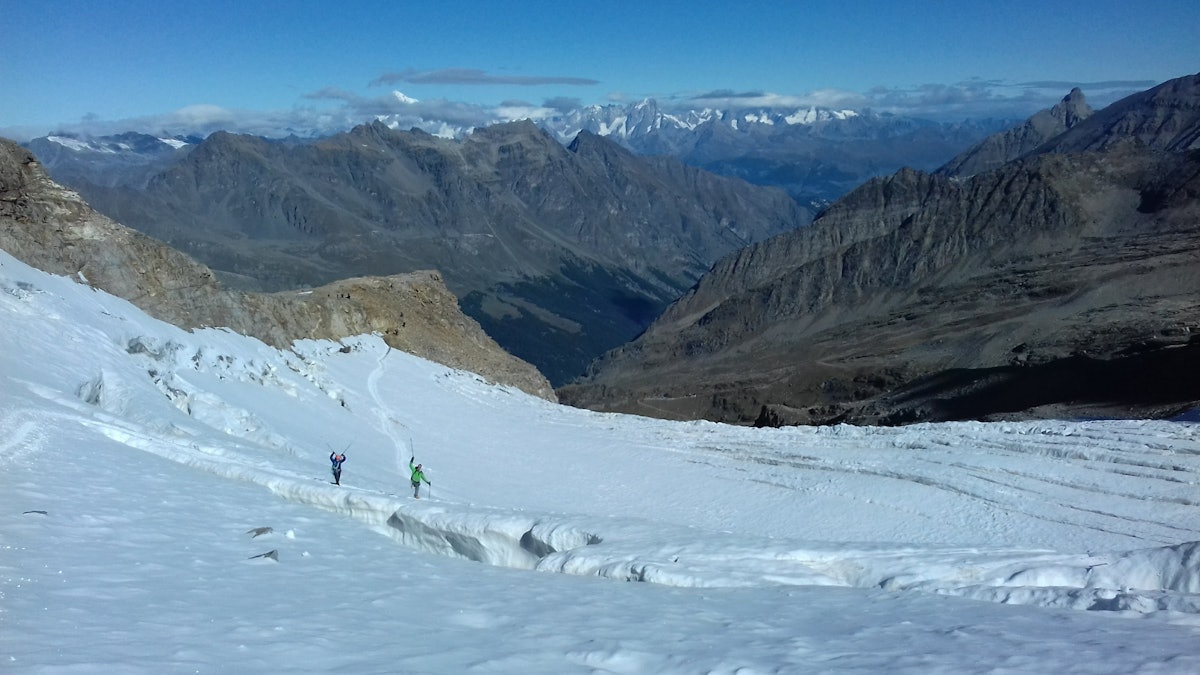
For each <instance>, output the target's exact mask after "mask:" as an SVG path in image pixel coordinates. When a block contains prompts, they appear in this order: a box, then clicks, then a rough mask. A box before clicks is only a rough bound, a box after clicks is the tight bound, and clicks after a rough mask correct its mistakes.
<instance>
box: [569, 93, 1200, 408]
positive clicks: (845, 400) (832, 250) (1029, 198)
mask: <svg viewBox="0 0 1200 675" xmlns="http://www.w3.org/2000/svg"><path fill="white" fill-rule="evenodd" d="M1070 98H1071V97H1070V96H1068V99H1070ZM1197 101H1200V76H1191V77H1188V78H1181V79H1180V80H1177V81H1172V82H1168V83H1165V84H1164V85H1161V86H1160V87H1157V88H1155V89H1153V90H1150V91H1149V92H1145V93H1144V94H1140V95H1135V96H1133V97H1130V98H1129V99H1125V100H1123V101H1120V102H1117V103H1115V104H1113V106H1111V107H1110V108H1111V110H1110V109H1109V108H1106V109H1105V110H1103V111H1100V112H1099V113H1096V114H1093V115H1091V116H1088V117H1087V118H1086V119H1077V120H1076V121H1075V123H1074V124H1073V125H1071V126H1070V128H1069V129H1066V130H1064V131H1063V132H1061V133H1060V134H1059V135H1058V136H1056V137H1054V138H1052V139H1048V140H1046V141H1044V142H1043V143H1041V144H1039V146H1038V147H1039V151H1035V152H1032V153H1030V152H1026V153H1023V154H1022V157H1023V158H1022V159H1017V160H1015V161H1010V162H1008V163H1006V164H1004V165H1002V166H1001V167H999V168H996V169H992V170H987V171H982V172H980V173H975V174H973V175H971V176H970V177H966V178H951V177H949V176H945V175H932V174H927V173H924V172H919V171H913V170H902V171H900V172H898V173H896V174H894V175H892V176H889V177H886V178H880V179H875V180H872V181H870V182H868V183H867V184H865V185H863V186H862V187H860V188H859V189H857V190H855V191H853V192H851V193H850V194H848V195H847V196H846V197H844V198H843V199H841V200H839V201H838V202H837V203H835V204H834V205H833V206H831V207H830V208H829V209H828V210H827V211H825V212H824V213H822V214H821V215H820V216H819V217H818V218H817V219H816V220H815V222H814V224H813V225H812V226H811V227H809V228H805V229H803V230H798V231H795V232H791V233H786V234H783V235H780V236H777V237H775V238H772V239H770V240H768V241H766V242H762V243H760V244H757V245H754V246H751V247H748V248H747V249H744V250H742V251H739V252H737V253H735V254H732V255H730V256H728V257H726V258H725V259H723V260H722V261H720V262H718V263H717V264H716V265H715V266H714V268H713V269H712V270H711V271H710V272H709V273H708V274H706V275H705V276H704V277H703V278H702V279H701V280H700V281H699V282H698V283H697V285H696V286H695V287H694V288H693V289H692V290H691V291H689V293H688V294H686V295H685V296H684V297H683V298H681V299H680V300H679V301H678V302H676V303H674V304H673V305H672V306H671V307H670V308H669V309H668V310H667V311H666V312H664V314H663V315H662V316H661V317H660V318H659V319H658V320H657V321H656V322H655V323H654V324H653V325H652V326H651V327H650V328H648V329H647V331H646V332H645V333H644V334H643V335H642V336H641V337H639V338H638V339H637V340H635V341H634V342H632V343H630V344H629V345H626V346H624V347H622V348H619V349H617V350H614V351H613V352H610V353H609V354H606V355H605V357H603V358H602V359H600V360H598V361H597V362H596V364H594V366H593V368H592V369H591V371H590V373H589V376H588V377H587V378H584V379H583V380H581V381H580V382H578V383H575V384H572V385H570V386H568V387H563V388H560V389H559V394H560V398H562V399H563V400H564V402H568V403H571V404H574V405H581V406H585V407H590V408H594V409H601V410H618V411H624V412H634V413H639V414H646V415H653V416H661V417H677V418H697V417H705V418H709V419H717V420H724V421H731V422H740V423H749V422H754V421H757V422H758V423H762V424H791V423H828V422H836V421H850V422H858V423H903V422H913V421H922V420H945V419H962V418H984V417H997V416H1005V415H1020V416H1038V415H1046V416H1062V415H1094V414H1101V415H1134V416H1160V415H1165V414H1170V413H1172V412H1173V411H1176V410H1179V409H1181V408H1186V407H1188V406H1193V407H1194V406H1195V405H1196V403H1197V401H1200V384H1197V383H1196V380H1195V378H1188V377H1184V376H1181V375H1180V374H1181V373H1184V372H1196V368H1197V367H1200V340H1197V339H1195V338H1194V337H1193V336H1194V335H1195V334H1196V333H1197V331H1200V304H1198V303H1197V295H1196V289H1198V288H1200V257H1198V256H1197V254H1196V251H1198V250H1200V156H1198V155H1197V153H1196V151H1195V150H1194V149H1190V148H1191V143H1192V141H1190V140H1189V139H1194V138H1195V136H1194V134H1195V133H1196V130H1197V129H1200V106H1197V105H1196V102H1197ZM1047 116H1053V113H1049V112H1048V113H1047ZM1064 126H1066V125H1065V123H1064ZM1155 129H1157V130H1159V131H1161V132H1162V133H1152V130H1155ZM1139 130H1141V131H1139ZM1146 130H1150V131H1146ZM995 145H996V147H1011V143H1008V142H1007V141H1006V140H1004V139H1000V140H998V141H997V143H996V144H995ZM1076 148H1084V150H1083V151H1076V150H1075V149H1076ZM965 159H968V158H964V160H965ZM961 166H967V163H966V162H964V163H963V164H961Z"/></svg>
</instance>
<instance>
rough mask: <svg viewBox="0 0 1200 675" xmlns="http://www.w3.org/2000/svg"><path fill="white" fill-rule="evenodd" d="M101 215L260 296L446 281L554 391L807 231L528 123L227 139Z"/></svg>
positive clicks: (761, 205) (769, 195)
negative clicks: (704, 278)
mask: <svg viewBox="0 0 1200 675" xmlns="http://www.w3.org/2000/svg"><path fill="white" fill-rule="evenodd" d="M78 188H79V190H80V191H81V192H82V194H83V195H84V196H85V197H86V198H87V199H88V201H89V202H90V203H92V205H93V206H95V208H97V209H98V210H100V211H101V212H103V213H105V214H107V215H109V216H111V217H113V218H114V219H116V220H118V221H120V222H122V223H124V224H126V225H129V226H131V227H134V228H136V229H138V230H141V231H143V232H146V233H148V234H150V235H152V236H155V237H157V238H159V239H161V240H163V241H165V242H168V243H169V244H171V245H172V246H175V247H176V248H178V249H180V250H182V251H184V252H187V253H189V254H190V255H193V256H194V257H196V258H197V259H199V260H201V261H203V262H204V263H206V264H207V265H208V266H210V267H211V268H213V269H214V270H215V271H216V272H217V273H218V274H219V275H221V278H222V279H223V280H224V281H225V282H226V283H229V284H234V285H237V286H240V287H243V288H250V289H261V290H283V289H289V288H297V287H301V286H308V285H318V284H322V283H327V282H330V281H333V280H336V279H342V278H347V277H356V276H363V275H386V274H395V273H399V272H408V271H413V270H422V269H437V270H439V271H440V272H441V273H442V275H443V276H444V278H445V280H446V284H447V285H448V286H449V287H450V289H451V290H452V291H453V292H454V293H456V294H457V295H458V296H459V298H460V300H461V303H462V306H463V309H464V311H466V312H467V313H468V314H469V315H470V316H472V317H474V318H475V319H476V320H478V321H479V322H480V323H481V324H482V325H483V326H484V328H485V329H486V330H487V331H488V333H489V334H490V335H492V336H493V337H494V338H495V339H496V340H497V341H498V342H500V344H501V345H503V346H504V347H505V348H506V349H508V350H509V351H510V352H512V353H514V354H515V355H517V356H518V357H521V358H523V359H525V360H528V361H530V362H532V363H534V364H535V365H537V366H538V367H539V368H540V369H542V371H543V372H544V373H546V375H547V376H548V377H550V378H551V380H552V381H564V380H566V379H568V378H570V377H574V376H576V375H578V374H580V373H582V372H583V370H584V368H585V366H586V364H587V363H588V362H589V361H590V360H591V359H592V358H594V357H595V356H596V355H598V354H600V353H601V352H603V351H604V350H606V349H609V348H612V347H614V346H617V345H619V344H622V343H624V342H625V341H627V340H629V339H631V338H632V337H634V336H635V335H637V334H638V333H639V332H641V330H643V329H644V328H645V326H646V325H648V324H649V322H650V321H651V320H652V319H653V318H654V317H655V316H657V315H658V313H659V312H660V311H661V310H662V308H664V307H665V306H666V305H667V303H669V302H670V301H671V300H673V299H674V298H676V297H678V296H679V295H680V294H681V293H682V292H683V291H684V290H686V289H687V288H688V287H690V286H691V285H692V284H693V283H694V282H695V280H696V279H697V278H698V277H699V276H700V274H702V273H703V272H704V271H705V270H706V269H708V267H709V266H711V264H712V263H713V262H714V261H715V260H717V259H718V258H719V257H721V256H723V255H725V254H727V253H729V252H731V251H734V250H737V249H739V248H741V247H743V246H745V245H747V244H750V243H753V242H755V241H761V240H762V239H765V238H767V237H769V236H771V235H773V234H777V233H779V232H783V231H786V230H789V229H793V228H795V227H798V226H801V225H803V224H806V223H807V222H808V221H809V220H810V219H811V215H810V213H808V212H805V211H804V210H802V209H800V208H799V207H798V206H797V205H796V203H795V202H794V201H793V200H791V199H790V198H788V196H787V195H786V194H784V193H783V192H782V191H779V190H775V189H770V188H763V187H757V186H753V185H750V184H748V183H745V182H742V181H738V180H732V179H728V178H722V177H719V176H715V175H712V174H709V173H706V172H703V171H699V170H697V169H695V168H691V167H688V166H685V165H684V164H682V163H680V162H679V161H677V160H674V159H670V158H639V157H636V156H635V155H633V154H632V153H630V152H628V151H627V150H625V149H623V148H621V147H619V146H617V145H616V144H614V143H612V142H611V141H608V140H606V139H604V138H601V137H598V136H595V135H592V134H590V133H587V132H583V133H581V134H580V135H579V136H578V138H577V139H576V140H575V141H574V142H573V143H572V144H571V145H570V146H567V147H564V146H563V145H562V144H561V143H559V142H558V141H557V140H555V139H554V138H553V137H551V136H550V135H548V134H547V133H546V132H545V131H543V130H541V129H539V128H538V127H536V126H535V125H533V124H532V123H529V122H514V123H510V124H504V125H497V126H495V127H489V128H486V129H479V130H476V131H475V132H474V133H472V134H470V135H469V136H466V137H464V138H463V139H461V140H451V139H445V138H439V137H435V136H431V135H429V134H426V133H424V132H420V131H403V132H402V131H395V130H392V129H389V128H388V127H387V126H385V125H384V124H382V123H375V124H372V125H366V126H361V127H358V128H356V129H354V130H353V131H351V132H348V133H345V134H339V135H336V136H333V137H330V138H326V139H321V140H317V141H313V142H304V143H301V142H276V141H268V140H265V139H262V138H257V137H252V136H241V135H235V134H228V133H224V132H219V133H216V134H213V135H211V136H209V137H208V138H207V139H205V140H204V141H203V142H202V143H199V144H198V145H196V146H195V147H194V149H192V150H191V152H190V153H188V154H187V155H186V156H185V157H183V158H181V159H179V160H178V161H176V162H175V163H173V164H172V165H171V166H170V167H169V168H167V169H166V170H165V171H163V172H162V173H160V174H158V175H156V176H155V177H154V178H153V179H151V180H150V181H149V182H148V183H147V185H146V187H145V189H144V190H135V189H132V188H129V187H118V188H103V187H99V186H96V185H88V184H81V185H79V186H78Z"/></svg>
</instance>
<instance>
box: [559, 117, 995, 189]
mask: <svg viewBox="0 0 1200 675" xmlns="http://www.w3.org/2000/svg"><path fill="white" fill-rule="evenodd" d="M1013 123H1014V122H1013V121H1011V120H974V121H963V122H960V123H955V124H948V123H938V122H931V121H927V120H919V119H913V118H905V117H898V116H895V115H882V114H878V113H874V112H871V111H855V110H832V109H824V108H816V107H809V108H798V109H797V108H790V109H777V108H742V109H730V110H715V109H702V110H689V111H685V112H668V111H666V110H663V109H662V108H661V107H660V106H659V105H658V103H657V102H655V101H653V100H645V101H641V102H639V103H635V104H631V105H627V106H618V105H607V106H589V107H586V108H581V109H578V110H573V111H570V112H568V113H564V114H562V115H560V116H556V117H553V118H550V119H546V120H542V121H540V122H539V124H541V125H542V126H543V127H545V128H547V129H549V130H551V131H552V132H553V133H554V134H556V135H557V136H558V137H559V138H560V139H561V138H570V137H573V136H574V134H575V133H577V132H578V131H579V130H586V131H591V132H592V133H595V134H597V135H601V136H606V137H608V138H611V139H613V140H615V141H616V142H618V143H620V144H621V145H623V146H625V147H627V148H629V149H630V150H632V151H634V152H636V153H638V154H641V155H669V156H671V157H677V158H679V159H680V160H682V161H683V162H685V163H687V164H690V165H692V166H697V167H700V168H703V169H705V170H707V171H711V172H713V173H716V174H720V175H725V176H734V177H737V178H743V179H745V180H747V181H749V182H751V183H755V184H757V185H773V186H778V187H781V188H783V189H785V190H787V192H788V194H790V195H792V197H793V198H795V199H796V200H797V201H798V202H800V203H801V204H812V205H822V204H825V203H828V202H830V201H832V200H834V199H836V198H838V197H840V196H842V195H843V194H845V193H846V192H848V191H849V190H851V189H853V188H855V187H857V186H858V185H861V184H862V183H863V182H865V181H866V180H867V179H869V178H873V177H875V176H881V175H886V174H889V173H892V172H893V171H896V170H897V169H899V168H901V167H904V166H907V167H912V168H917V169H925V170H933V169H935V168H937V167H939V166H941V165H942V164H943V163H945V162H946V161H948V160H950V159H951V158H952V157H954V156H955V155H957V154H958V153H960V152H962V151H963V150H964V149H966V148H967V147H969V146H971V145H972V144H974V143H976V142H977V141H979V140H980V139H982V138H984V137H986V136H988V135H989V134H992V133H995V132H997V131H1000V130H1002V129H1006V128H1008V127H1010V126H1012V124H1013Z"/></svg>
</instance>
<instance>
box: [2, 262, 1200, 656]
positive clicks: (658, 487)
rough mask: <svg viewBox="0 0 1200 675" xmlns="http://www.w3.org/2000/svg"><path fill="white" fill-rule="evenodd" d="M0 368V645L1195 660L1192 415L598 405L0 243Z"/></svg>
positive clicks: (11, 650) (189, 652)
mask: <svg viewBox="0 0 1200 675" xmlns="http://www.w3.org/2000/svg"><path fill="white" fill-rule="evenodd" d="M0 385H2V386H0V429H3V430H4V433H3V435H0V475H3V477H4V478H3V486H2V489H0V515H2V516H3V517H2V519H0V670H5V671H6V672H8V671H11V672H30V673H43V672H45V673H65V672H69V673H163V672H204V673H229V672H238V673H244V672H328V671H333V670H339V669H345V670H348V671H349V672H363V673H398V672H404V673H469V672H476V673H701V672H707V673H779V672H867V673H872V672H912V673H938V672H944V673H960V672H1042V673H1044V672H1056V673H1130V672H1148V673H1195V672H1200V543H1196V542H1197V541H1198V540H1200V491H1198V489H1197V480H1198V479H1200V426H1198V425H1197V424H1196V422H1195V421H1194V418H1193V421H1191V422H1166V421H1120V422H1112V421H1088V422H1030V423H1005V424H981V423H959V424H936V425H918V426H910V427H903V428H890V429H884V428H860V427H849V426H838V427H821V428H807V427H799V428H786V429H750V428H742V427H733V426H726V425H719V424H712V423H707V422H693V423H672V422H665V421H659V420H652V419H647V418H639V417H630V416H622V415H615V414H600V413H593V412H588V411H583V410H576V409H572V408H568V407H565V406H558V405H554V404H551V403H548V402H546V401H542V400H540V399H536V398H532V397H529V396H527V395H525V394H523V393H521V392H519V391H516V390H514V389H510V388H506V387H501V386H495V385H492V384H489V383H487V382H485V381H483V380H482V379H481V378H479V377H478V376H476V375H473V374H470V373H465V372H460V371H454V370H451V369H447V368H445V367H443V366H440V365H437V364H434V363H431V362H429V361H425V360H422V359H419V358H417V357H414V356H411V355H408V354H405V353H402V352H398V351H395V350H390V349H389V348H388V347H387V346H386V345H385V344H384V343H383V342H382V340H380V339H379V338H378V337H377V336H361V337H357V338H353V339H347V340H345V341H343V342H342V343H334V342H329V341H305V342H299V343H297V344H296V345H295V346H294V349H293V350H290V351H280V350H277V349H273V348H270V347H267V346H265V345H263V344H262V343H260V342H258V341H256V340H253V339H250V338H246V337H243V336H239V335H236V334H234V333H231V332H229V331H226V330H220V329H205V330H200V331H197V332H195V333H188V332H185V331H182V330H180V329H177V328H175V327H172V326H169V325H167V324H163V323H161V322H158V321H156V320H153V319H151V318H149V317H147V316H146V315H145V314H144V313H142V312H141V311H139V310H138V309H136V308H135V307H133V306H132V305H130V304H129V303H127V302H125V301H123V300H120V299H118V298H114V297H112V296H109V295H107V294H104V293H101V292H96V291H93V290H91V289H90V288H88V287H87V286H85V285H83V284H80V283H77V282H76V281H74V280H72V279H69V278H65V277H56V276H51V275H47V274H44V273H42V272H38V271H36V270H33V269H31V268H29V267H27V266H25V265H24V264H22V263H20V262H18V261H16V260H14V259H13V258H12V257H10V256H8V255H7V254H6V253H3V252H0ZM347 446H348V447H347ZM343 448H346V455H347V461H346V464H345V466H344V467H343V475H342V482H343V485H342V486H340V487H339V486H335V485H333V484H331V483H330V480H331V479H330V474H329V468H328V459H327V457H328V455H329V453H330V451H331V450H334V449H336V450H342V449H343ZM414 453H415V455H416V458H417V461H419V462H422V463H424V465H425V467H426V469H427V475H428V477H429V479H430V480H431V481H432V483H433V484H432V495H423V498H422V499H420V500H414V499H412V495H411V489H410V487H409V481H408V459H409V457H410V455H412V454H414ZM264 528H269V529H264ZM266 554H270V555H266ZM622 581H638V582H646V583H620V582H622ZM1087 610H1095V611H1087Z"/></svg>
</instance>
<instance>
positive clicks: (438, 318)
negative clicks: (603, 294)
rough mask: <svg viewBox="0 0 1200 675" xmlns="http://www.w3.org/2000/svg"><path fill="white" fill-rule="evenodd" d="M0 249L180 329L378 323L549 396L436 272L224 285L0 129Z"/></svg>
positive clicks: (275, 339)
mask: <svg viewBox="0 0 1200 675" xmlns="http://www.w3.org/2000/svg"><path fill="white" fill-rule="evenodd" d="M0 248H3V249H4V250H6V251H8V252H9V253H10V254H12V255H13V256H15V257H16V258H18V259H20V260H22V261H24V262H26V263H28V264H30V265H33V266H35V267H37V268H39V269H42V270H45V271H47V272H51V273H54V274H63V275H70V276H73V277H75V278H77V279H79V280H81V281H83V282H84V283H88V284H90V285H92V286H94V287H96V288H100V289H103V290H105V291H107V292H109V293H112V294H113V295H117V296H120V297H123V298H125V299H127V300H129V301H131V302H133V303H134V304H135V305H137V306H139V307H141V308H142V309H144V310H145V311H146V312H147V313H149V314H151V315H152V316H155V317H157V318H160V319H162V320H164V321H168V322H170V323H174V324H176V325H178V326H181V327H184V328H195V327H199V326H223V327H228V328H230V329H232V330H234V331H236V332H239V333H243V334H246V335H252V336H254V337H257V338H259V339H261V340H263V341H264V342H266V343H268V344H272V345H275V346H278V347H287V346H289V345H291V343H292V342H293V341H294V340H297V339H301V338H314V339H321V338H324V339H332V340H337V339H340V338H343V337H347V336H350V335H358V334H362V333H372V332H378V333H381V334H382V335H383V337H384V340H385V341H387V343H388V344H390V345H391V346H393V347H395V348H397V349H401V350H404V351H408V352H411V353H414V354H417V355H418V356H422V357H425V358H428V359H430V360H433V361H437V362H440V363H443V364H446V365H449V366H451V367H454V368H461V369H464V370H470V371H473V372H476V373H479V374H480V375H483V376H484V377H486V378H488V379H489V380H491V381H494V382H498V383H502V384H508V385H512V386H515V387H518V388H520V389H522V390H524V391H526V392H528V393H531V394H534V395H537V396H541V397H543V398H547V399H550V400H554V398H555V396H554V392H553V390H552V389H551V387H550V383H549V382H548V381H547V380H546V379H545V378H544V377H543V376H542V375H541V374H540V373H539V372H538V371H537V370H536V369H535V368H534V367H533V366H531V365H529V364H528V363H525V362H523V361H520V360H519V359H516V358H515V357H513V356H511V355H509V354H508V353H506V352H504V350H502V349H501V348H500V347H499V345H497V344H496V343H495V342H494V341H493V340H492V339H491V338H489V337H488V336H487V334H485V333H484V332H483V330H482V329H481V328H480V327H479V324H478V323H476V322H475V321H473V320H471V319H469V318H467V317H466V316H464V315H463V314H462V312H461V311H460V310H459V308H458V304H457V301H456V298H455V297H454V295H453V294H451V293H450V291H449V290H448V289H447V288H446V286H445V284H444V283H442V280H441V277H440V275H439V274H437V273H436V272H428V271H426V272H414V273H411V274H404V275H395V276H388V277H379V278H358V279H349V280H344V281H339V282H337V283H335V284H331V285H329V286H323V287H319V288H313V289H307V290H305V291H303V292H287V293H273V294H263V293H243V292H237V291H230V290H227V289H226V288H224V287H223V286H222V285H221V284H220V283H219V282H218V281H217V280H216V278H215V277H214V275H213V272H212V271H211V270H210V269H209V268H207V267H205V266H204V265H201V264H200V263H197V262H196V261H194V260H193V259H191V258H189V257H188V256H186V255H184V254H183V253H180V252H179V251H177V250H175V249H172V248H170V247H168V246H166V245H164V244H162V243H161V242H159V241H157V240H155V239H152V238H151V237H149V236H146V235H144V234H141V233H139V232H136V231H134V230H131V229H129V228H126V227H123V226H122V225H120V224H118V223H116V222H113V221H112V220H110V219H108V218H107V217H105V216H102V215H100V214H99V213H96V212H95V211H94V210H92V208H91V207H89V206H88V205H87V204H86V203H85V202H84V201H83V200H82V199H81V198H80V197H79V195H78V194H77V193H75V192H72V191H70V190H67V189H66V188H63V187H62V186H60V185H58V184H57V183H55V182H53V181H51V180H50V179H49V178H48V177H47V176H46V173H45V171H44V170H43V169H42V167H41V166H40V164H39V163H38V162H37V160H36V159H35V158H34V157H33V155H32V154H31V153H30V152H29V151H28V150H25V149H23V148H21V147H19V146H18V145H16V144H15V143H12V142H10V141H6V140H3V139H0Z"/></svg>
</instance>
